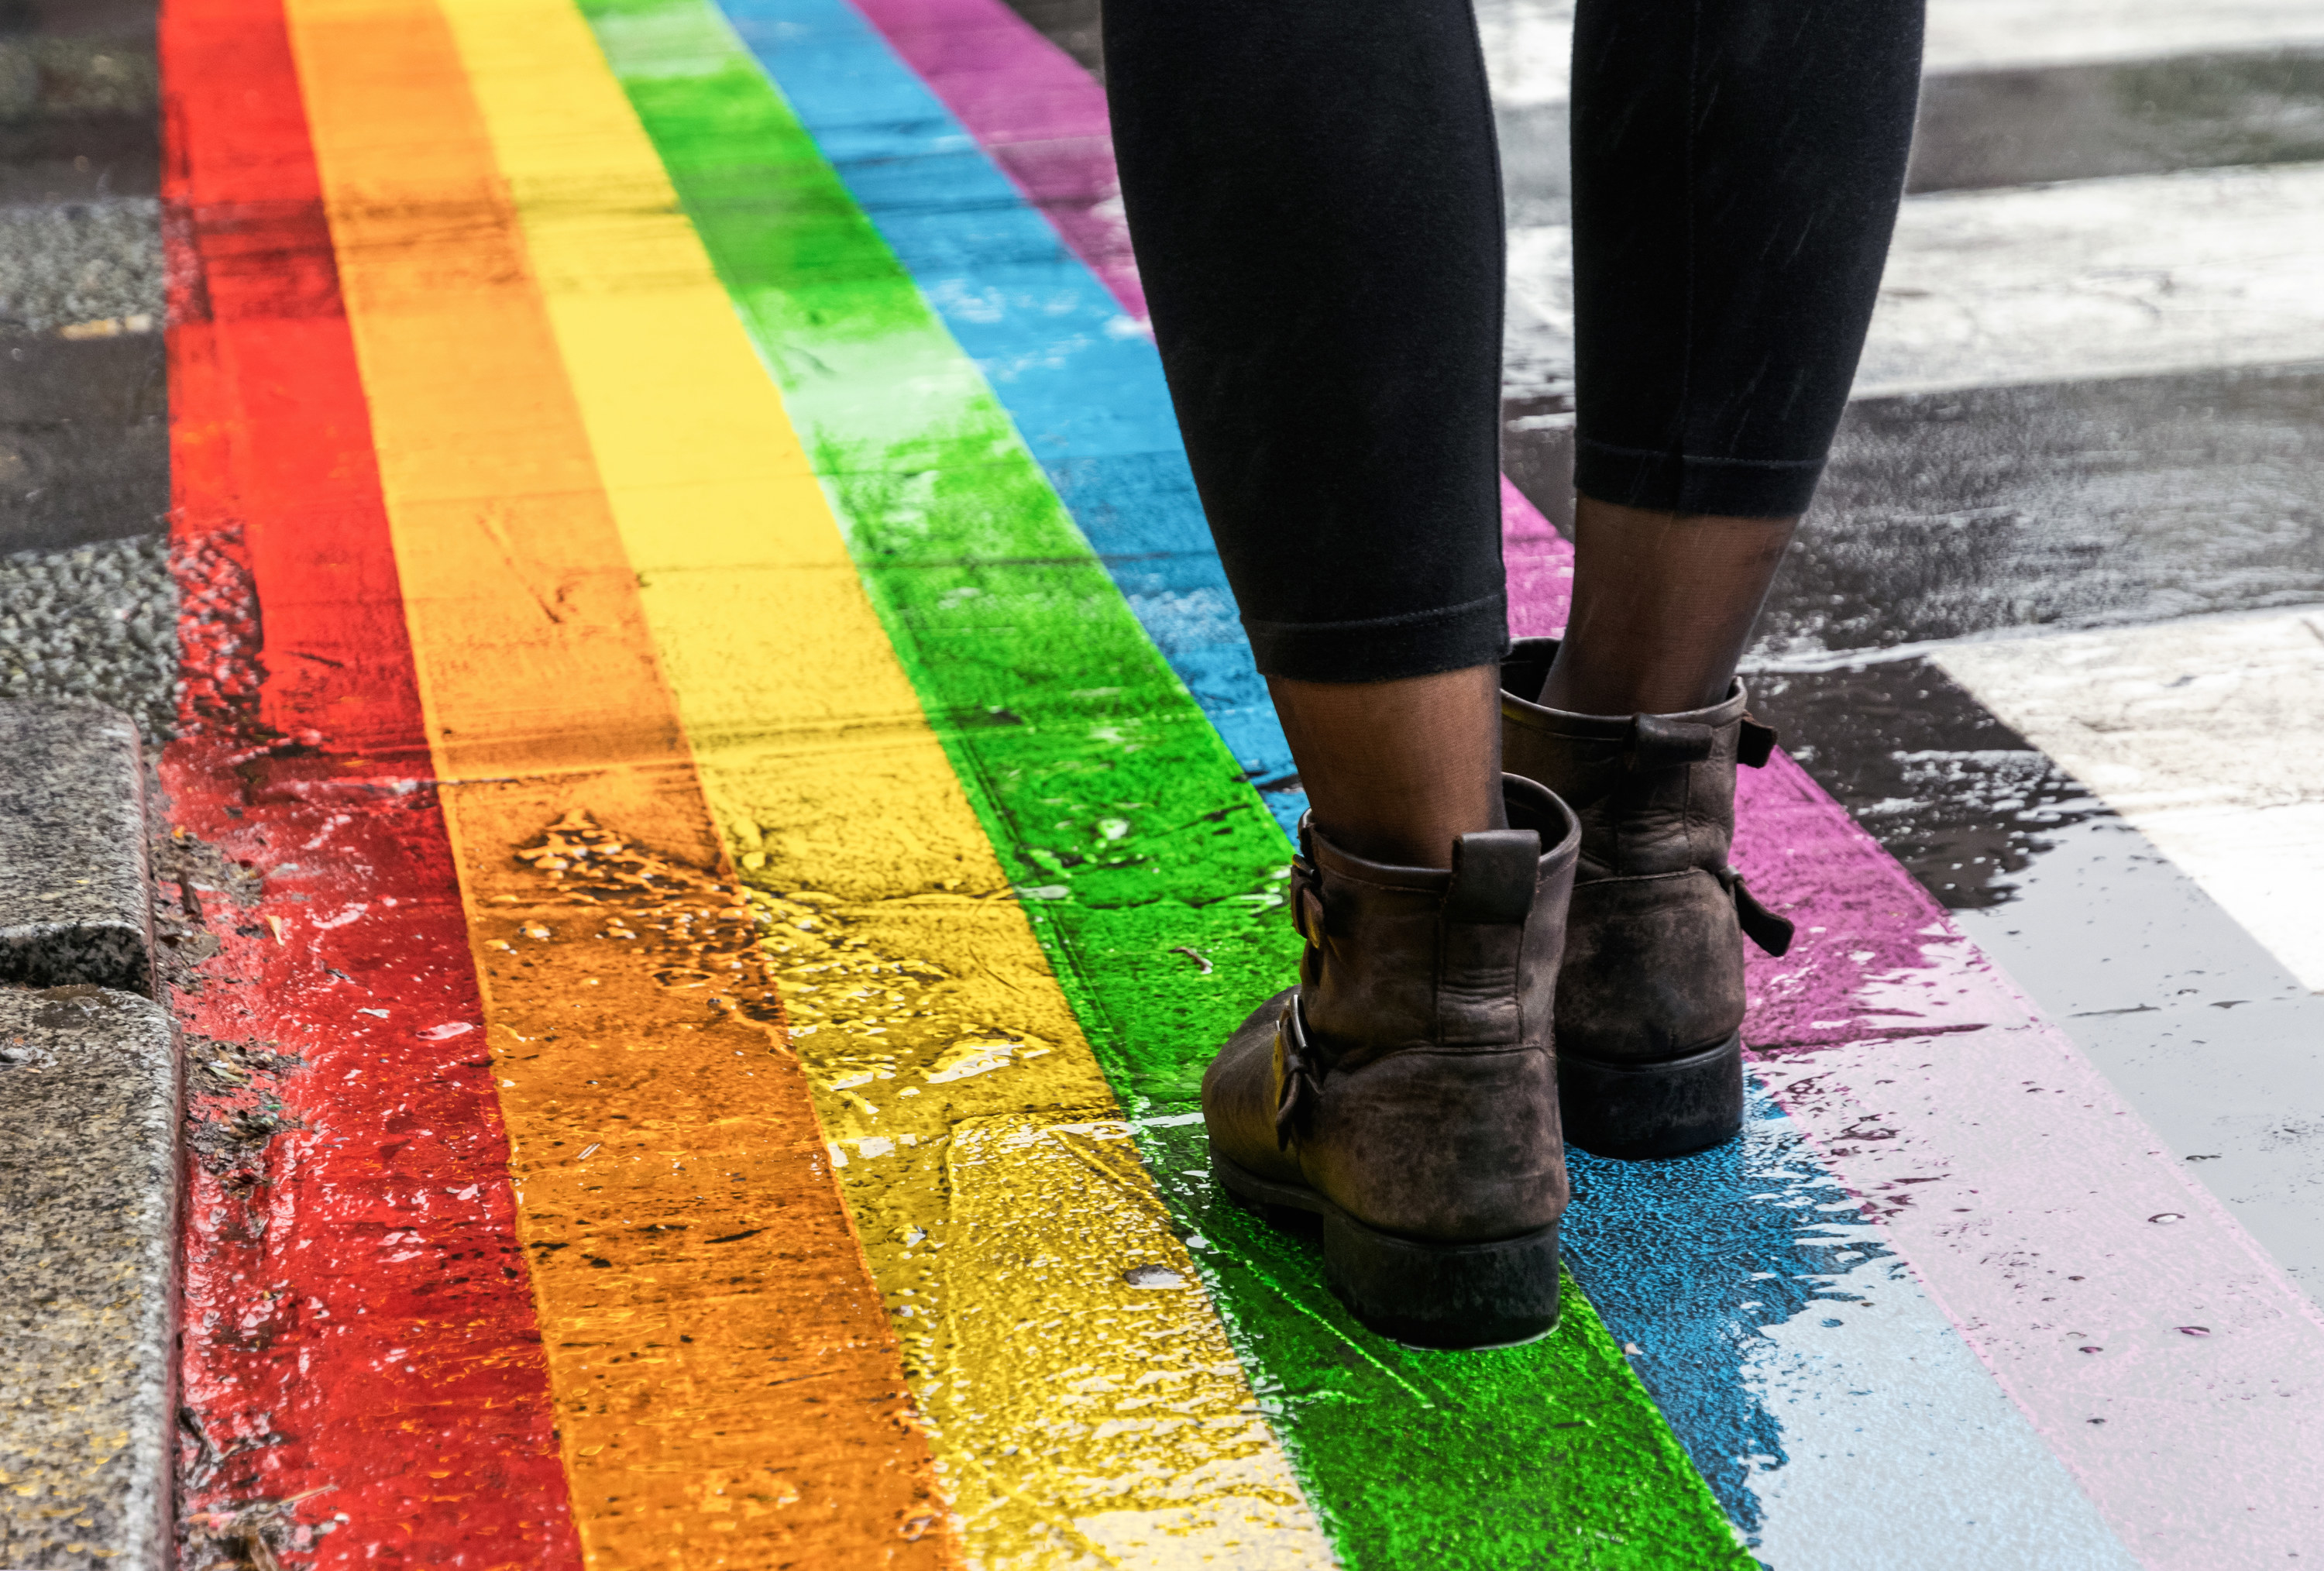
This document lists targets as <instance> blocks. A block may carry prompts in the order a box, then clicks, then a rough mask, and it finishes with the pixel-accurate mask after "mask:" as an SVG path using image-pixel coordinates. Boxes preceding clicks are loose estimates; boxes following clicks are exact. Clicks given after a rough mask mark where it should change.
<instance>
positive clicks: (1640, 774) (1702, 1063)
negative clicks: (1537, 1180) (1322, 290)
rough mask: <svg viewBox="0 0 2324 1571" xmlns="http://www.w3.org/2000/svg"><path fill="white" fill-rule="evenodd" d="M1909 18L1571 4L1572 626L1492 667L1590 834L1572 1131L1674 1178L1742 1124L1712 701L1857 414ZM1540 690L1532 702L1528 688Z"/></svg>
mask: <svg viewBox="0 0 2324 1571" xmlns="http://www.w3.org/2000/svg"><path fill="white" fill-rule="evenodd" d="M1920 21H1921V16H1920V0H1581V5H1580V10H1579V13H1578V14H1577V17H1576V23H1575V28H1574V43H1573V113H1572V126H1573V143H1574V146H1573V222H1574V284H1575V307H1576V318H1577V319H1576V332H1575V340H1576V343H1575V347H1576V356H1575V358H1576V372H1577V376H1576V380H1577V384H1578V385H1577V396H1578V399H1579V427H1578V442H1577V452H1576V459H1575V476H1574V478H1575V486H1576V489H1577V490H1578V491H1579V492H1580V493H1581V500H1580V503H1579V504H1578V506H1577V508H1576V514H1577V527H1576V531H1575V533H1576V540H1575V547H1576V559H1575V583H1574V596H1573V612H1572V623H1571V625H1570V627H1569V629H1568V632H1567V636H1566V638H1565V639H1564V641H1563V643H1562V644H1559V643H1556V642H1554V641H1550V640H1538V641H1531V640H1529V641H1527V642H1525V643H1522V644H1520V645H1518V646H1517V649H1516V650H1514V651H1512V652H1511V658H1510V659H1509V661H1508V664H1507V666H1506V668H1505V671H1506V676H1505V691H1504V695H1503V701H1502V709H1503V724H1504V731H1503V735H1502V744H1503V747H1504V749H1505V751H1506V753H1507V756H1508V761H1509V767H1510V768H1511V769H1512V770H1514V771H1516V772H1519V773H1522V774H1524V775H1526V776H1527V777H1528V778H1531V779H1534V780H1536V781H1541V782H1542V783H1544V784H1545V785H1547V786H1548V787H1549V788H1550V789H1551V790H1554V791H1555V792H1557V793H1558V795H1560V796H1561V797H1563V799H1565V800H1566V801H1567V802H1569V803H1570V804H1571V805H1572V807H1573V808H1574V809H1575V810H1576V811H1577V812H1578V813H1580V815H1581V817H1582V872H1581V873H1580V874H1579V876H1578V877H1577V879H1576V881H1575V884H1574V890H1573V895H1572V905H1571V909H1570V910H1569V914H1568V919H1567V921H1568V942H1567V946H1566V949H1565V954H1564V957H1563V962H1562V965H1561V969H1560V971H1559V975H1558V983H1557V1000H1556V1005H1555V1009H1556V1016H1557V1033H1558V1080H1559V1095H1560V1101H1561V1105H1562V1108H1563V1119H1564V1128H1565V1132H1566V1137H1567V1138H1568V1139H1569V1140H1571V1141H1572V1142H1573V1143H1574V1144H1576V1145H1579V1146H1582V1147H1583V1148H1584V1149H1586V1150H1589V1151H1596V1152H1599V1153H1600V1154H1601V1155H1608V1156H1623V1157H1647V1156H1674V1155H1678V1154H1680V1153H1682V1152H1684V1151H1692V1150H1697V1149H1700V1148H1701V1147H1703V1146H1706V1145H1710V1144H1713V1143H1716V1142H1717V1141H1721V1140H1724V1139H1727V1138H1729V1137H1730V1136H1732V1135H1733V1134H1734V1133H1735V1132H1736V1131H1737V1130H1738V1128H1739V1127H1740V1125H1741V1122H1742V1113H1743V1070H1742V1037H1741V1027H1742V1023H1743V1019H1744V1013H1745V987H1744V969H1743V938H1744V936H1745V935H1747V934H1748V936H1749V937H1750V938H1752V939H1754V940H1755V941H1757V943H1758V944H1759V945H1760V946H1761V947H1763V948H1766V949H1767V950H1769V951H1771V952H1773V953H1776V954H1781V953H1782V952H1783V951H1784V947H1785V946H1787V945H1788V944H1789V942H1790V940H1791V924H1790V923H1789V922H1787V921H1785V920H1784V919H1782V918H1781V917H1779V916H1777V915H1775V913H1773V912H1771V911H1768V910H1766V909H1764V908H1763V907H1761V905H1760V904H1759V902H1758V901H1757V900H1755V899H1754V898H1752V896H1751V894H1750V892H1748V890H1747V889H1746V888H1745V887H1744V885H1743V882H1742V880H1741V879H1740V878H1738V876H1737V875H1736V873H1735V872H1734V870H1733V869H1732V868H1731V867H1729V865H1728V856H1729V847H1730V842H1731V839H1732V836H1733V833H1734V826H1735V813H1734V803H1735V771H1736V765H1737V764H1738V762H1743V763H1752V764H1756V763H1763V762H1766V759H1767V756H1768V750H1769V749H1770V747H1771V746H1772V745H1773V742H1774V734H1773V733H1771V732H1769V731H1767V730H1766V728H1765V727H1763V726H1760V725H1757V723H1756V722H1754V721H1753V720H1752V719H1751V717H1750V716H1748V715H1747V714H1746V713H1745V712H1744V703H1745V695H1744V693H1743V692H1742V690H1741V688H1740V687H1739V685H1738V684H1737V683H1736V682H1735V680H1734V673H1735V668H1736V662H1737V660H1738V656H1739V655H1740V654H1741V652H1742V651H1743V647H1744V643H1745V641H1746V640H1747V639H1748V637H1749V635H1750V629H1751V624H1752V622H1753V620H1754V619H1755V617H1756V616H1757V614H1758V609H1759V605H1760V602H1761V601H1762V600H1763V599H1765V597H1766V593H1767V588H1768V585H1769V583H1770V582H1771V580H1772V579H1773V578H1774V576H1775V567H1776V564H1777V562H1778V561H1779V560H1780V559H1781V557H1782V554H1783V550H1784V546H1785V545H1786V544H1787V543H1788V541H1790V539H1791V534H1792V530H1793V527H1794V523H1795V522H1796V521H1797V519H1798V517H1799V515H1800V513H1802V512H1803V511H1804V510H1805V509H1806V507H1807V504H1808V499H1809V495H1810V494H1811V493H1812V491H1813V490H1814V487H1815V483H1816V479H1817V476H1818V475H1819V474H1820V473H1821V470H1822V467H1823V460H1824V454H1825V451H1826V449H1827V448H1828V447H1829V446H1830V444H1831V436H1832V431H1833V430H1834V428H1835V426H1836V425H1837V424H1838V421H1839V419H1840V411H1841V409H1842V407H1843V406H1844V405H1845V403H1846V402H1847V398H1848V387H1849V378H1850V377H1851V375H1852V374H1853V373H1854V369H1855V365H1856V358H1857V355H1858V350H1859V348H1860V347H1861V346H1862V343H1863V339H1864V332H1865V328H1866V325H1867V322H1868V321H1869V319H1870V317H1871V313H1872V303H1873V300H1874V297H1875V294H1876V293H1877V290H1878V287H1879V280H1880V268H1881V263H1882V261H1883V259H1884V257H1885V255H1886V249H1887V242H1888V233H1889V228H1890V226H1891V225H1892V223H1893V222H1894V220H1895V211H1896V202H1897V199H1898V193H1899V191H1900V189H1901V188H1902V186H1903V183H1904V155H1905V152H1906V150H1907V147H1908V144H1909V143H1910V139H1911V133H1912V122H1913V106H1914V96H1915V92H1916V89H1917V86H1918V80H1919V69H1918V67H1919V59H1920ZM1545 676H1546V682H1545V680H1544V678H1545Z"/></svg>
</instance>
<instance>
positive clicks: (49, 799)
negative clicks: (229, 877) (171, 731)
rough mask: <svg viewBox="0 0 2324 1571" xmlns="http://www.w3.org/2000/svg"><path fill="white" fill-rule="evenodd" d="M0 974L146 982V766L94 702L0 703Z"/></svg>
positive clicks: (133, 986)
mask: <svg viewBox="0 0 2324 1571" xmlns="http://www.w3.org/2000/svg"><path fill="white" fill-rule="evenodd" d="M0 872H5V876H0V983H16V984H22V985H29V986H33V987H56V986H62V985H68V984H73V983H89V984H95V985H97V986H99V987H111V988H115V989H118V990H120V991H122V992H124V993H144V994H146V995H147V996H149V997H150V996H151V995H152V992H153V907H152V898H151V896H150V894H149V892H148V891H149V890H150V888H151V885H150V883H149V882H148V879H147V875H146V866H145V772H144V764H143V759H142V757H141V755H140V753H139V751H138V745H137V725H136V723H135V722H134V721H133V720H131V719H130V718H129V716H126V715H124V714H122V713H121V712H120V711H119V710H117V709H110V708H107V707H105V706H103V705H101V704H81V703H5V704H0Z"/></svg>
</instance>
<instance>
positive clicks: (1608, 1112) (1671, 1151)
mask: <svg viewBox="0 0 2324 1571" xmlns="http://www.w3.org/2000/svg"><path fill="white" fill-rule="evenodd" d="M1557 1100H1558V1108H1559V1116H1560V1117H1561V1119H1562V1120H1563V1123H1564V1125H1565V1141H1566V1143H1567V1144H1568V1145H1574V1146H1579V1147H1581V1148H1582V1150H1583V1151H1589V1152H1591V1153H1592V1154H1593V1155H1597V1156H1601V1157H1616V1158H1620V1159H1623V1160H1638V1159H1640V1158H1644V1157H1683V1156H1685V1155H1687V1154H1689V1153H1690V1152H1692V1151H1706V1150H1708V1149H1709V1148H1711V1147H1712V1146H1715V1145H1718V1144H1720V1143H1721V1142H1723V1141H1729V1140H1732V1139H1733V1138H1734V1137H1735V1136H1736V1134H1737V1133H1738V1132H1740V1131H1741V1129H1742V1128H1743V1033H1742V1032H1740V1031H1737V1032H1736V1033H1735V1034H1734V1035H1732V1036H1730V1037H1729V1038H1728V1039H1727V1040H1725V1041H1723V1042H1721V1043H1720V1044H1719V1045H1718V1046H1717V1047H1715V1048H1706V1049H1703V1050H1702V1051H1701V1052H1699V1053H1692V1054H1689V1055H1688V1056H1687V1057H1685V1058H1673V1059H1671V1060H1670V1061H1669V1062H1667V1063H1662V1064H1637V1065H1630V1064H1601V1063H1599V1062H1597V1061H1596V1060H1594V1059H1591V1058H1575V1057H1572V1055H1569V1054H1567V1053H1563V1052H1561V1053H1559V1054H1558V1056H1557Z"/></svg>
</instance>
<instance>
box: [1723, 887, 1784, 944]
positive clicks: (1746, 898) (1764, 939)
mask: <svg viewBox="0 0 2324 1571" xmlns="http://www.w3.org/2000/svg"><path fill="white" fill-rule="evenodd" d="M1719 882H1720V883H1723V884H1725V885H1726V886H1727V892H1728V893H1729V894H1730V895H1732V896H1734V898H1735V919H1736V921H1737V922H1738V924H1739V925H1740V926H1741V927H1742V929H1743V931H1744V934H1745V935H1746V936H1747V937H1748V938H1750V940H1751V941H1752V942H1753V943H1755V944H1757V945H1758V946H1759V947H1761V948H1762V949H1765V950H1766V952H1767V953H1768V954H1770V955H1781V954H1782V953H1783V952H1784V950H1786V949H1788V948H1790V947H1792V935H1793V933H1794V932H1795V931H1797V929H1795V928H1794V927H1793V926H1792V922H1791V919H1789V918H1788V917H1779V916H1777V915H1776V914H1775V912H1774V911H1771V910H1768V909H1767V908H1766V906H1763V905H1761V904H1760V903H1759V900H1758V897H1757V895H1754V894H1753V893H1752V892H1750V890H1749V889H1748V888H1746V887H1745V886H1744V883H1743V875H1742V874H1741V873H1738V872H1736V871H1735V870H1734V869H1733V868H1731V867H1728V868H1722V869H1721V870H1720V873H1719Z"/></svg>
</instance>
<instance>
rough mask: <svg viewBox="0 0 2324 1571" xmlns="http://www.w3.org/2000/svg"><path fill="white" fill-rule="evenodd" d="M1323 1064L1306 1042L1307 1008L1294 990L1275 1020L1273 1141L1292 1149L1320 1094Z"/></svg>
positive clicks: (1281, 1147)
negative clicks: (1300, 1002) (1293, 1140)
mask: <svg viewBox="0 0 2324 1571" xmlns="http://www.w3.org/2000/svg"><path fill="white" fill-rule="evenodd" d="M1325 1067H1326V1066H1325V1064H1324V1062H1323V1059H1322V1058H1319V1057H1317V1055H1316V1053H1315V1050H1314V1048H1312V1047H1311V1046H1309V1045H1308V1041H1307V1015H1306V1011H1305V1010H1304V1009H1302V1008H1301V1007H1300V1005H1299V995H1298V994H1297V993H1293V994H1292V995H1291V999H1290V1002H1289V1003H1286V1004H1285V1005H1284V1006H1283V1012H1282V1013H1281V1014H1279V1015H1277V1016H1276V1019H1275V1144H1276V1149H1277V1150H1278V1151H1288V1150H1289V1149H1290V1148H1291V1141H1292V1138H1293V1136H1295V1135H1296V1134H1297V1133H1298V1132H1299V1126H1300V1125H1301V1124H1303V1123H1305V1122H1306V1120H1307V1117H1308V1115H1309V1114H1312V1113H1313V1112H1314V1107H1315V1101H1316V1098H1317V1097H1318V1096H1320V1095H1322V1094H1323V1072H1324V1069H1325Z"/></svg>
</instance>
